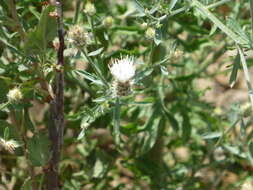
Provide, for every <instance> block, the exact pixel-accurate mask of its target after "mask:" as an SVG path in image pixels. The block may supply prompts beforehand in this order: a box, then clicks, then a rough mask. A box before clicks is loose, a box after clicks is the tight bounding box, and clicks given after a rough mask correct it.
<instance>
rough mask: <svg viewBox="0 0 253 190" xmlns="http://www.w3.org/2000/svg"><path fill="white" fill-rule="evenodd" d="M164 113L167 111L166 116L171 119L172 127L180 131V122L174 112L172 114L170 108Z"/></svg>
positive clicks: (165, 111)
mask: <svg viewBox="0 0 253 190" xmlns="http://www.w3.org/2000/svg"><path fill="white" fill-rule="evenodd" d="M164 113H165V116H166V117H167V119H168V120H169V122H170V124H171V126H172V128H173V129H174V130H175V131H178V130H179V125H178V122H177V120H176V119H175V117H174V116H173V114H171V113H170V112H169V111H168V110H164Z"/></svg>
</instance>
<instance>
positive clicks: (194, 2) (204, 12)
mask: <svg viewBox="0 0 253 190" xmlns="http://www.w3.org/2000/svg"><path fill="white" fill-rule="evenodd" d="M192 5H193V6H195V7H196V8H197V10H198V11H200V13H201V14H202V15H203V16H205V17H207V18H208V19H210V20H211V21H212V22H213V23H214V24H216V25H217V27H218V28H219V29H221V30H222V31H223V32H224V33H225V34H227V35H228V36H229V37H230V38H232V39H233V40H234V41H235V42H236V43H238V44H247V43H248V42H247V41H246V40H244V39H243V38H241V37H240V36H238V35H237V34H235V33H234V32H233V31H232V30H231V29H229V28H228V27H227V26H226V25H224V24H223V23H222V22H221V21H220V20H219V19H218V18H217V17H216V16H214V14H213V13H211V12H210V11H209V10H208V9H207V8H206V7H205V6H204V5H203V4H202V3H200V2H199V1H198V0H192Z"/></svg>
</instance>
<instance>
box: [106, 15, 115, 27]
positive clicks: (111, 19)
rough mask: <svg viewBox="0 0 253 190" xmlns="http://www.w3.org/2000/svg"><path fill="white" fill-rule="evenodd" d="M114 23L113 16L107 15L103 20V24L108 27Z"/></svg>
mask: <svg viewBox="0 0 253 190" xmlns="http://www.w3.org/2000/svg"><path fill="white" fill-rule="evenodd" d="M113 23H114V19H113V17H112V16H107V17H105V19H104V20H103V25H104V26H105V27H108V28H110V27H111V26H112V25H113Z"/></svg>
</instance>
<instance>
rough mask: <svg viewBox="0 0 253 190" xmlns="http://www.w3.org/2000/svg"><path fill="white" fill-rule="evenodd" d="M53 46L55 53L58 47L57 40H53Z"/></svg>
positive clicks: (58, 42)
mask: <svg viewBox="0 0 253 190" xmlns="http://www.w3.org/2000/svg"><path fill="white" fill-rule="evenodd" d="M53 46H54V49H55V50H56V51H57V50H58V49H59V47H60V41H59V38H55V39H54V40H53Z"/></svg>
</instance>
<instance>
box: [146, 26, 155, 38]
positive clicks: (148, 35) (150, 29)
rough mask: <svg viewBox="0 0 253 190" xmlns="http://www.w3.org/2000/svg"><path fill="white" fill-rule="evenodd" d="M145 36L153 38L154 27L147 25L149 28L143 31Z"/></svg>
mask: <svg viewBox="0 0 253 190" xmlns="http://www.w3.org/2000/svg"><path fill="white" fill-rule="evenodd" d="M145 36H146V38H148V39H153V38H154V37H155V29H154V28H151V27H149V28H148V29H147V30H146V32H145Z"/></svg>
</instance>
